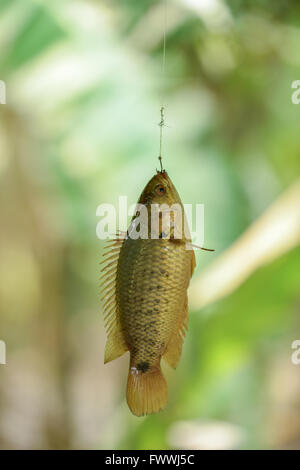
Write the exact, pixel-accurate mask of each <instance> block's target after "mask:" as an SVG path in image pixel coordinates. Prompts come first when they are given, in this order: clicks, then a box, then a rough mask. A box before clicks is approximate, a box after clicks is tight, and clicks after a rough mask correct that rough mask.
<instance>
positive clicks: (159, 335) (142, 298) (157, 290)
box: [101, 169, 196, 416]
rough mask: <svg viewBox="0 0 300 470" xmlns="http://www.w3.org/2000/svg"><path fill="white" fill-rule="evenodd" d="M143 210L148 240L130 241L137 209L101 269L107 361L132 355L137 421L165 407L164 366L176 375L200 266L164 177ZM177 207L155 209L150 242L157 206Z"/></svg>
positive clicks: (153, 182)
mask: <svg viewBox="0 0 300 470" xmlns="http://www.w3.org/2000/svg"><path fill="white" fill-rule="evenodd" d="M141 205H142V206H143V207H145V208H146V223H145V225H146V226H147V231H146V232H147V233H146V236H147V237H138V238H134V237H132V236H130V235H131V233H133V232H134V230H135V229H136V227H137V225H138V222H139V220H138V219H139V216H140V211H139V210H137V211H136V213H135V215H134V216H133V218H132V220H131V222H130V225H129V228H128V230H127V232H125V233H120V234H118V235H117V236H116V237H115V238H114V239H113V240H112V241H110V245H109V246H110V249H109V250H108V251H107V252H106V253H105V259H104V261H103V264H104V267H103V268H102V270H101V271H102V273H103V274H102V277H103V279H102V282H103V297H102V301H103V308H104V320H105V328H106V333H107V341H106V346H105V355H104V362H105V363H108V362H110V361H112V360H114V359H117V358H118V357H120V356H122V355H123V354H124V353H125V352H127V351H129V353H130V363H129V373H128V380H127V391H126V398H127V404H128V407H129V409H130V410H131V412H132V413H133V414H134V415H136V416H144V415H149V414H152V413H157V412H159V411H161V410H163V409H164V408H165V407H166V405H167V401H168V386H167V383H166V380H165V377H164V375H163V373H162V370H161V359H164V360H165V361H166V362H167V363H168V364H169V365H170V366H171V367H172V368H174V369H175V368H176V367H177V365H178V363H179V360H180V356H181V352H182V345H183V340H184V337H185V334H186V330H187V327H188V297H187V289H188V286H189V283H190V279H191V277H192V275H193V272H194V268H195V265H196V261H195V254H194V250H193V246H192V245H191V239H190V232H189V229H188V226H187V221H186V218H185V213H184V207H183V204H182V202H181V199H180V197H179V194H178V192H177V190H176V188H175V186H174V185H173V183H172V181H171V179H170V177H169V175H168V174H167V172H166V171H165V170H163V169H162V170H161V171H157V172H156V174H155V175H154V176H153V177H152V178H151V179H150V181H149V182H148V183H147V184H146V186H145V188H144V190H143V191H142V194H141V196H140V198H139V200H138V204H137V208H139V207H140V206H141ZM173 205H174V207H175V210H168V209H167V210H165V209H164V210H163V209H162V210H161V211H160V209H158V223H157V227H158V229H157V233H156V236H154V237H151V232H150V230H151V228H152V225H151V222H152V218H151V217H152V215H151V214H153V213H154V212H153V211H154V209H153V207H156V208H157V207H158V208H160V207H169V208H171V209H172V207H173ZM168 217H169V219H168ZM176 217H177V218H176ZM167 219H168V220H169V225H168V224H167V223H166V220H167ZM176 221H179V222H180V223H179V224H178V223H175V222H176ZM184 224H185V225H184ZM140 226H141V223H140ZM178 226H180V228H181V229H180V230H179V229H178ZM165 227H167V229H169V230H166V228H165ZM144 228H145V227H144ZM184 228H185V230H183V229H184Z"/></svg>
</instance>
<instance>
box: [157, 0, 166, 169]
mask: <svg viewBox="0 0 300 470" xmlns="http://www.w3.org/2000/svg"><path fill="white" fill-rule="evenodd" d="M166 1H167V0H163V8H164V14H163V18H164V20H163V57H162V81H163V86H164V82H165V71H166V29H167V3H166ZM158 125H159V128H160V129H159V157H158V160H159V163H160V170H161V172H163V171H164V169H163V164H162V143H163V127H164V126H165V106H164V93H163V92H162V98H161V107H160V122H159V124H158Z"/></svg>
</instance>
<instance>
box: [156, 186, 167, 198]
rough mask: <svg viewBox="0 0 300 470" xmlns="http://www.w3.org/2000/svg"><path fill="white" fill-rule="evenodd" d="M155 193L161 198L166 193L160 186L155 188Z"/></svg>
mask: <svg viewBox="0 0 300 470" xmlns="http://www.w3.org/2000/svg"><path fill="white" fill-rule="evenodd" d="M155 192H156V194H158V196H162V195H163V194H165V192H166V188H165V187H164V186H163V185H162V184H158V185H157V186H156V187H155Z"/></svg>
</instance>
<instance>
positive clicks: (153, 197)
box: [138, 171, 182, 206]
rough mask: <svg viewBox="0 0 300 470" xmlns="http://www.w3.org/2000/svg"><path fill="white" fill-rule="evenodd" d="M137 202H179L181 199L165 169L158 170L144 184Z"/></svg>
mask: <svg viewBox="0 0 300 470" xmlns="http://www.w3.org/2000/svg"><path fill="white" fill-rule="evenodd" d="M138 202H139V204H145V205H146V206H148V205H150V204H168V205H169V206H171V205H172V204H175V203H177V204H180V205H182V203H181V200H180V197H179V194H178V192H177V191H176V188H175V186H174V185H173V183H172V181H171V179H170V177H169V175H168V173H167V172H166V171H158V172H157V173H156V174H155V175H154V176H153V177H152V178H151V180H150V181H149V182H148V183H147V184H146V186H145V188H144V190H143V192H142V194H141V196H140V198H139V201H138Z"/></svg>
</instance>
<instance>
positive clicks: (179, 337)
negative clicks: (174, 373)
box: [163, 294, 188, 369]
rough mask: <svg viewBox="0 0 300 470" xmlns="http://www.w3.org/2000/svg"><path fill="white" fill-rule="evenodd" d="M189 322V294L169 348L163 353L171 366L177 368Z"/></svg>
mask: <svg viewBox="0 0 300 470" xmlns="http://www.w3.org/2000/svg"><path fill="white" fill-rule="evenodd" d="M187 324H188V298H187V294H186V297H185V301H184V306H183V310H182V313H181V315H180V317H179V319H178V322H177V325H176V328H175V330H174V332H173V335H172V336H171V339H170V341H169V343H168V346H167V349H166V351H165V353H164V355H163V358H164V360H165V361H166V362H167V363H168V364H169V365H170V366H171V367H173V369H176V367H177V365H178V362H179V359H180V356H181V351H182V344H183V340H184V337H185V331H186V329H187Z"/></svg>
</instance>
